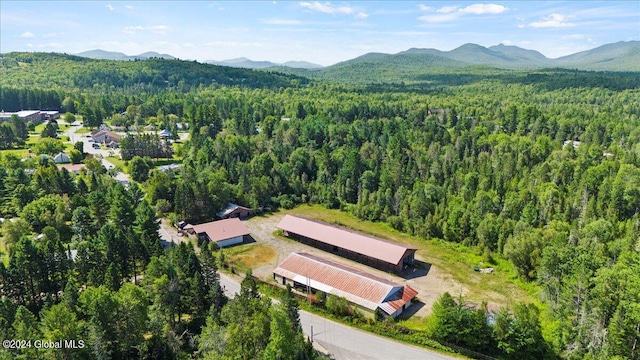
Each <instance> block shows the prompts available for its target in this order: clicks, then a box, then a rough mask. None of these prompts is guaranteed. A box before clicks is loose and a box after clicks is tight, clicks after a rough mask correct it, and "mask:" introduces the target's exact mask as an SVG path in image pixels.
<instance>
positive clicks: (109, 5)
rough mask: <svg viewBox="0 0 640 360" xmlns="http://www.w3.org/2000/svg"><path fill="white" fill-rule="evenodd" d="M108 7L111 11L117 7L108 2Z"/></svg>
mask: <svg viewBox="0 0 640 360" xmlns="http://www.w3.org/2000/svg"><path fill="white" fill-rule="evenodd" d="M107 9H109V11H113V10H114V9H115V8H114V7H113V5H111V4H107Z"/></svg>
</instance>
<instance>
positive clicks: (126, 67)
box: [0, 53, 306, 92]
mask: <svg viewBox="0 0 640 360" xmlns="http://www.w3.org/2000/svg"><path fill="white" fill-rule="evenodd" d="M1 64H2V66H1V67H0V76H2V84H4V85H15V86H37V87H42V88H48V89H51V88H64V89H93V88H95V87H98V88H100V89H102V90H103V91H107V90H108V89H109V88H111V87H115V88H123V89H126V90H127V91H133V92H137V91H159V90H160V89H162V90H166V89H171V88H173V89H176V88H177V89H179V90H180V91H185V90H188V89H189V88H190V87H194V86H195V87H197V86H201V85H205V86H208V85H210V84H219V85H242V86H249V87H268V88H276V87H286V86H292V85H294V84H300V83H304V82H305V81H306V80H305V79H302V78H298V77H295V76H293V75H282V74H277V73H265V72H257V71H253V70H248V69H240V68H230V67H223V66H215V65H209V64H201V63H198V62H195V61H183V60H166V59H159V58H151V59H147V60H144V61H114V60H93V59H88V58H83V57H79V56H73V55H66V54H55V53H8V54H3V55H2V63H1Z"/></svg>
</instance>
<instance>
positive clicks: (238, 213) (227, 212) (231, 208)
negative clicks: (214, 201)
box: [216, 203, 253, 219]
mask: <svg viewBox="0 0 640 360" xmlns="http://www.w3.org/2000/svg"><path fill="white" fill-rule="evenodd" d="M216 215H218V217H219V218H220V219H231V218H241V219H244V218H247V217H249V216H251V215H253V210H251V209H249V208H246V207H244V206H240V205H237V204H232V203H227V205H226V206H225V207H224V208H223V209H222V210H220V211H218V213H217V214H216Z"/></svg>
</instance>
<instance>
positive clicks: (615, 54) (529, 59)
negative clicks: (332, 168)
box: [281, 41, 640, 83]
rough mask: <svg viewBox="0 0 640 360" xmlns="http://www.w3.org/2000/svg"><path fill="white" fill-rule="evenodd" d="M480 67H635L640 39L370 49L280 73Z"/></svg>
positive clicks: (409, 72)
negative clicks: (560, 46)
mask: <svg viewBox="0 0 640 360" xmlns="http://www.w3.org/2000/svg"><path fill="white" fill-rule="evenodd" d="M477 66H483V67H487V68H492V69H494V71H495V69H505V70H529V71H532V70H539V69H544V68H564V69H571V70H576V69H577V70H600V71H640V42H639V41H629V42H618V43H615V44H608V45H603V46H600V47H598V48H595V49H592V50H588V51H584V52H580V53H577V54H573V55H570V56H565V57H562V58H558V59H549V58H547V57H545V56H544V55H542V54H540V53H539V52H537V51H533V50H526V49H522V48H519V47H517V46H506V45H502V44H500V45H497V46H491V47H489V48H486V47H484V46H480V45H476V44H464V45H462V46H460V47H458V48H456V49H453V50H451V51H440V50H436V49H416V48H413V49H409V50H406V51H402V52H399V53H397V54H383V53H369V54H365V55H362V56H359V57H357V58H355V59H352V60H348V61H344V62H341V63H338V64H335V65H332V66H327V67H325V68H322V69H314V70H302V69H282V70H281V71H282V72H286V73H291V74H297V75H300V76H308V77H313V78H318V79H325V80H333V81H348V82H354V81H355V82H357V83H376V82H400V81H404V82H415V81H416V80H417V79H418V78H420V77H422V76H427V75H430V74H442V73H459V72H460V69H463V68H470V69H477Z"/></svg>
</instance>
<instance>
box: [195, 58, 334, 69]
mask: <svg viewBox="0 0 640 360" xmlns="http://www.w3.org/2000/svg"><path fill="white" fill-rule="evenodd" d="M205 63H207V64H214V65H220V66H231V67H239V68H246V69H266V68H277V67H286V68H296V69H319V68H322V65H318V64H314V63H310V62H308V61H287V62H285V63H282V64H278V63H274V62H271V61H255V60H250V59H247V58H245V57H241V58H236V59H228V60H221V61H216V60H207V61H205Z"/></svg>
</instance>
